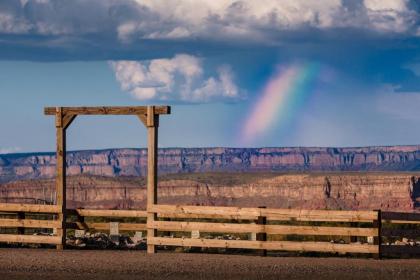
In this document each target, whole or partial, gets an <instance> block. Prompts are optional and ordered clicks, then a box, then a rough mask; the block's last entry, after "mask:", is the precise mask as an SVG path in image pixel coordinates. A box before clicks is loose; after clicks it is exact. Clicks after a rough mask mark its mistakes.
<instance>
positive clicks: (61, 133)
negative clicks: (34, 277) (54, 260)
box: [55, 107, 66, 250]
mask: <svg viewBox="0 0 420 280" xmlns="http://www.w3.org/2000/svg"><path fill="white" fill-rule="evenodd" d="M63 117H64V116H63V108H61V107H58V108H56V115H55V126H56V140H57V147H56V148H57V163H56V170H57V177H56V194H57V197H56V204H57V205H58V206H60V212H59V213H58V221H59V222H60V227H59V228H57V235H58V236H59V237H60V238H61V242H60V244H58V245H57V246H56V247H57V249H59V250H63V249H64V247H65V245H66V128H65V124H64V123H63Z"/></svg>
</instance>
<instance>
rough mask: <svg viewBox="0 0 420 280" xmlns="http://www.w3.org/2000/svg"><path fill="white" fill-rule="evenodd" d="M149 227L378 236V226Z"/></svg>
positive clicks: (157, 224)
mask: <svg viewBox="0 0 420 280" xmlns="http://www.w3.org/2000/svg"><path fill="white" fill-rule="evenodd" d="M147 226H148V227H149V228H153V229H157V230H160V231H193V230H199V231H202V232H221V233H223V232H229V233H251V232H255V233H267V234H280V235H287V234H297V235H339V236H377V235H378V229H377V228H351V227H319V226H288V225H257V224H233V223H200V222H168V221H154V222H149V223H148V224H147Z"/></svg>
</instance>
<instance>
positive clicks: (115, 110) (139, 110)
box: [44, 106, 171, 115]
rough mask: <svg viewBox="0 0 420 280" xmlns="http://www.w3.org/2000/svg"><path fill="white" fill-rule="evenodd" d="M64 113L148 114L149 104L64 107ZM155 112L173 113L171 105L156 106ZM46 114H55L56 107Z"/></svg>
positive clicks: (47, 110)
mask: <svg viewBox="0 0 420 280" xmlns="http://www.w3.org/2000/svg"><path fill="white" fill-rule="evenodd" d="M62 112H63V114H64V115H146V114H147V106H126V107H106V106H105V107H62ZM154 113H155V114H157V115H166V114H170V113H171V107H170V106H155V112H154ZM44 114H45V115H55V114H56V107H46V108H44Z"/></svg>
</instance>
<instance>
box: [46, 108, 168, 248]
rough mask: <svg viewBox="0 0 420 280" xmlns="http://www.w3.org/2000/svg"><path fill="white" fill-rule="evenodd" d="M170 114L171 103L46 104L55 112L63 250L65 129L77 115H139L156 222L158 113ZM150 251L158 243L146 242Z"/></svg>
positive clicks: (152, 216)
mask: <svg viewBox="0 0 420 280" xmlns="http://www.w3.org/2000/svg"><path fill="white" fill-rule="evenodd" d="M170 113H171V107H170V106H134V107H133V106H128V107H46V108H44V114H45V115H55V127H56V147H57V165H56V172H57V174H56V193H57V198H56V204H57V205H58V206H59V209H60V211H59V214H58V221H59V223H60V225H61V227H60V228H57V235H58V236H59V237H60V239H61V244H59V245H57V249H60V250H62V249H64V247H65V244H66V210H67V209H66V182H67V176H66V130H67V128H68V127H69V126H70V125H71V123H72V122H73V121H74V119H75V118H76V117H77V116H78V115H136V116H137V117H138V118H139V119H140V121H141V122H142V123H143V124H144V125H145V126H146V128H147V142H148V143H147V151H148V152H147V220H148V221H151V222H153V221H154V220H155V219H156V213H154V212H151V209H152V207H153V206H154V205H155V204H157V156H158V154H157V148H158V127H159V115H166V114H170ZM147 236H148V237H155V236H156V230H155V229H149V228H148V229H147ZM147 252H148V253H155V245H152V244H148V245H147Z"/></svg>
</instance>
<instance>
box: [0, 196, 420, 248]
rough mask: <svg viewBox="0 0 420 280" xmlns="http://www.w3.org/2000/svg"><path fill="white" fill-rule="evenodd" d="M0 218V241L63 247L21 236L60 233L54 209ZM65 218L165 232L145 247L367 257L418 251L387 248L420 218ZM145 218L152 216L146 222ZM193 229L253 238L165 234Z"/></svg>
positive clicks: (291, 214)
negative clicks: (295, 238) (13, 230)
mask: <svg viewBox="0 0 420 280" xmlns="http://www.w3.org/2000/svg"><path fill="white" fill-rule="evenodd" d="M0 214H3V215H2V217H1V218H0V228H5V229H11V228H17V229H18V234H10V233H9V232H8V233H2V234H0V242H9V243H37V244H53V245H60V244H62V242H63V241H62V239H61V237H60V236H59V235H56V234H52V235H51V234H50V235H28V234H25V229H49V230H51V229H53V230H54V232H57V230H60V229H61V228H62V224H61V222H60V221H59V220H57V218H56V217H57V215H58V214H60V207H59V206H57V205H36V204H15V203H0ZM27 214H29V215H27ZM66 214H67V215H68V217H70V218H71V217H75V219H74V218H73V219H72V221H67V222H66V227H67V228H68V229H84V230H99V231H109V230H110V227H111V226H110V223H109V222H97V221H85V218H91V217H96V218H97V217H103V218H110V219H113V220H115V219H122V218H124V219H126V218H128V219H131V220H129V222H127V220H124V221H122V222H120V223H119V224H118V228H119V230H120V231H147V230H152V231H155V232H161V233H165V234H166V236H162V234H160V236H159V235H155V236H153V237H149V238H148V240H147V243H148V245H149V246H187V247H207V248H238V249H257V250H280V251H317V252H338V253H367V254H375V255H377V256H381V254H383V253H389V254H419V253H420V246H408V245H409V244H403V245H395V243H393V244H392V245H390V242H389V240H394V239H401V238H402V237H403V238H414V239H415V238H419V237H420V228H419V227H418V224H420V213H401V212H388V211H387V212H384V211H379V210H378V211H336V210H296V209H275V208H246V207H245V208H242V207H214V206H186V205H153V206H151V207H149V209H148V211H142V210H101V209H67V210H66ZM148 214H149V215H148ZM12 215H15V216H16V217H12ZM25 215H26V216H25ZM150 215H154V216H155V217H156V218H155V219H151V220H148V219H147V218H148V217H150ZM46 218H47V219H46ZM407 225H408V226H407ZM194 231H196V232H199V234H200V232H201V233H207V234H214V233H220V234H226V233H232V234H240V235H241V234H242V236H243V235H244V234H254V238H253V239H251V240H246V239H240V240H224V239H216V238H214V235H213V236H212V235H208V236H206V238H203V237H202V236H199V237H194V238H193V237H185V236H183V237H182V238H179V234H178V237H173V236H172V237H168V236H167V235H168V232H173V233H177V232H178V233H181V234H182V233H183V232H184V233H185V232H187V233H190V232H194ZM26 233H27V232H26ZM246 236H248V235H246ZM276 236H280V237H281V236H283V237H287V236H303V237H304V236H312V237H311V238H312V239H311V241H290V240H284V239H282V238H280V240H278V239H275V238H274V237H276ZM318 236H320V237H322V236H327V237H332V238H333V237H334V236H336V237H343V238H344V237H347V239H348V240H349V241H348V242H346V243H344V244H343V242H341V243H335V242H331V240H329V241H326V240H325V238H324V240H323V241H318V240H317V239H316V238H317V237H318ZM348 237H350V238H348ZM241 238H242V237H241ZM360 238H362V240H368V239H370V240H371V241H372V240H373V242H370V243H369V242H366V241H362V242H360ZM366 238H368V239H366ZM303 239H304V238H303ZM357 239H359V242H357ZM383 239H384V242H382V241H383ZM300 240H302V239H300ZM306 240H308V239H306ZM313 240H317V241H313ZM385 241H388V242H385Z"/></svg>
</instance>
